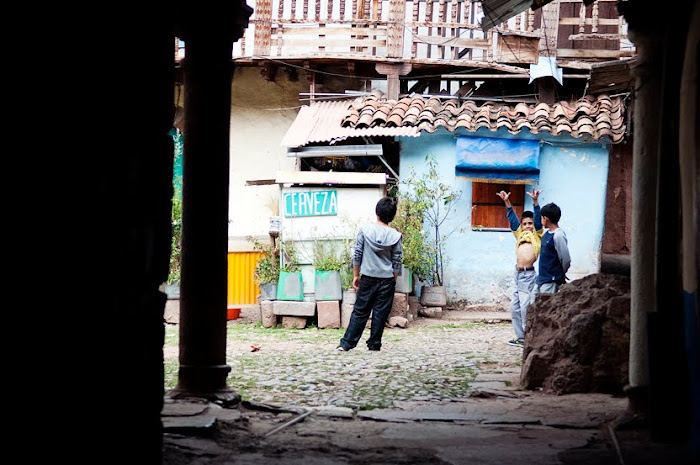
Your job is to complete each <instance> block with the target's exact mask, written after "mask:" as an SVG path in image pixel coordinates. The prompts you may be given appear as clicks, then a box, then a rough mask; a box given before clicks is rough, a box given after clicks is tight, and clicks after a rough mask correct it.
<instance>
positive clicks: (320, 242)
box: [313, 239, 343, 271]
mask: <svg viewBox="0 0 700 465" xmlns="http://www.w3.org/2000/svg"><path fill="white" fill-rule="evenodd" d="M338 249H339V242H338V241H335V240H324V239H314V243H313V264H314V268H315V269H316V271H340V269H341V268H342V267H343V259H342V258H341V254H342V251H339V250H338Z"/></svg>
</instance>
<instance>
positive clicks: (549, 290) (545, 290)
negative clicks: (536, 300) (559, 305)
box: [537, 282, 560, 294]
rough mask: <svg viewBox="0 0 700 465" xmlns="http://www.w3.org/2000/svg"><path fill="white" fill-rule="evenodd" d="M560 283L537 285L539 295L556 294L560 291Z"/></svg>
mask: <svg viewBox="0 0 700 465" xmlns="http://www.w3.org/2000/svg"><path fill="white" fill-rule="evenodd" d="M559 286H560V284H559V283H556V282H551V283H542V284H538V285H537V294H554V293H555V292H557V291H558V290H559Z"/></svg>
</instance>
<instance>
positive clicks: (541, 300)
mask: <svg viewBox="0 0 700 465" xmlns="http://www.w3.org/2000/svg"><path fill="white" fill-rule="evenodd" d="M629 334H630V280H629V278H628V277H625V276H619V275H611V274H600V273H598V274H592V275H588V276H586V277H584V278H581V279H578V280H576V281H572V282H571V283H567V284H564V285H563V286H561V288H560V289H559V291H558V292H557V293H556V294H553V295H538V296H537V298H536V300H535V302H534V303H533V304H532V305H531V306H530V308H529V309H528V314H527V330H526V332H525V346H524V350H523V368H522V371H521V375H520V376H521V378H520V384H521V386H522V387H523V388H525V389H535V388H542V389H543V390H545V391H546V392H550V393H554V394H570V393H577V392H578V393H583V392H601V393H609V394H622V390H623V387H624V386H625V385H626V384H627V379H628V359H629Z"/></svg>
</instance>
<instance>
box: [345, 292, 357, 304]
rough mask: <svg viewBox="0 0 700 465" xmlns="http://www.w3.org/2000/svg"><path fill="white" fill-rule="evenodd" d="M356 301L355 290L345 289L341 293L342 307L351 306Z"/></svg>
mask: <svg viewBox="0 0 700 465" xmlns="http://www.w3.org/2000/svg"><path fill="white" fill-rule="evenodd" d="M355 300H357V292H356V291H355V289H346V290H344V291H343V305H345V304H348V305H353V304H354V303H355Z"/></svg>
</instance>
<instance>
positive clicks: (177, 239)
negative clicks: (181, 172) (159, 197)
mask: <svg viewBox="0 0 700 465" xmlns="http://www.w3.org/2000/svg"><path fill="white" fill-rule="evenodd" d="M179 178H181V177H178V178H176V179H175V181H174V182H173V187H174V189H175V193H174V195H173V199H172V212H171V214H172V216H171V224H172V238H171V240H170V268H169V269H168V280H167V281H166V283H167V284H180V259H181V256H182V192H181V189H180V186H181V185H182V181H181V180H180V179H179Z"/></svg>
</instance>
